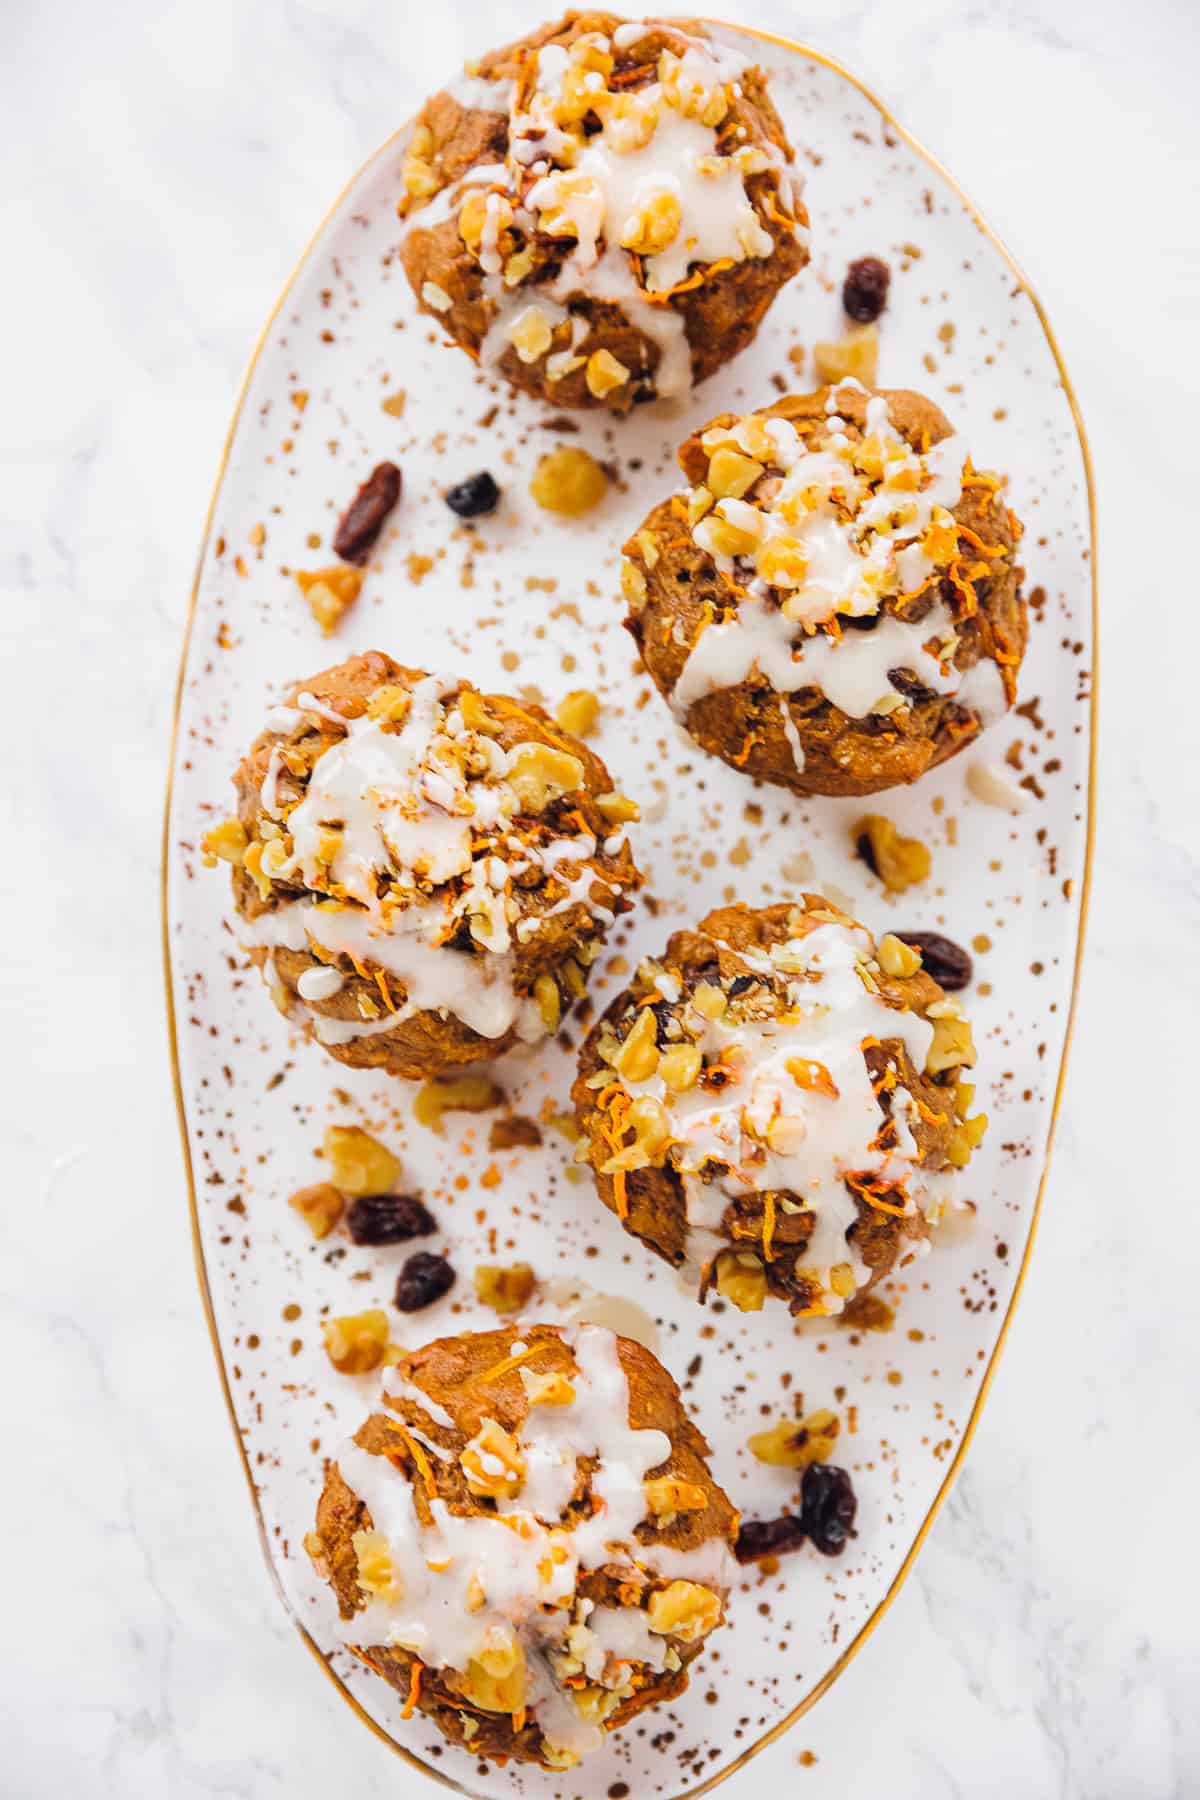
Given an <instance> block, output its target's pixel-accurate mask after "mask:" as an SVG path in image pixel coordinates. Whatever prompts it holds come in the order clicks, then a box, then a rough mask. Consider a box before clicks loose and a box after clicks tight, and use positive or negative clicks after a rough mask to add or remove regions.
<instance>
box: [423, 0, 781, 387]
mask: <svg viewBox="0 0 1200 1800" xmlns="http://www.w3.org/2000/svg"><path fill="white" fill-rule="evenodd" d="M791 162H792V151H791V147H790V145H789V144H788V142H787V139H786V137H785V136H784V133H783V127H782V126H781V124H780V122H779V119H778V116H777V115H776V112H775V109H774V107H773V106H772V104H771V101H770V99H769V98H768V96H767V91H766V76H765V75H764V73H763V71H762V70H761V69H759V68H756V67H755V66H754V65H753V64H752V63H750V62H748V61H747V59H746V58H745V57H744V56H742V55H741V54H740V53H739V52H737V51H735V50H733V49H730V48H729V47H728V46H726V45H724V44H719V43H717V42H716V41H715V40H713V39H712V38H710V37H709V36H708V34H707V32H705V31H704V29H703V27H701V26H699V25H692V24H690V23H689V24H668V23H666V22H664V21H661V20H647V21H645V22H642V23H636V24H630V23H626V22H624V21H622V20H621V19H619V18H617V17H615V16H614V15H613V14H612V13H604V12H584V13H568V14H567V15H566V17H565V18H563V19H562V20H560V21H559V23H558V24H556V25H547V26H544V27H543V28H542V29H541V30H540V31H536V32H534V33H533V34H532V35H531V36H529V37H527V38H523V39H521V40H520V41H519V42H518V43H516V44H512V45H510V46H509V47H508V48H507V49H504V50H497V51H493V52H492V53H491V54H490V55H488V56H484V57H482V58H481V59H480V60H479V61H478V62H477V63H474V64H472V65H470V68H469V73H468V74H467V75H466V76H465V77H464V78H462V79H460V80H459V81H457V82H455V83H453V84H452V85H451V86H450V87H449V88H447V89H446V90H444V91H443V92H442V93H439V94H435V95H434V96H433V98H432V99H431V100H429V101H428V102H427V103H426V105H425V106H424V107H423V108H422V110H421V112H420V113H419V115H418V117H417V120H416V123H415V125H414V128H413V132H412V136H411V138H410V139H409V142H408V149H407V154H406V156H405V160H404V168H403V174H404V186H405V195H404V198H403V200H402V201H401V204H400V211H401V213H402V215H403V216H404V218H405V219H406V221H407V229H406V233H405V237H404V241H403V246H402V250H401V255H402V259H403V263H404V268H405V271H406V273H407V275H408V278H409V281H410V282H411V283H412V287H413V292H414V293H415V294H416V296H417V300H418V303H419V304H420V307H421V309H422V311H423V312H426V313H428V314H429V315H430V317H432V318H434V319H436V320H437V322H438V323H439V324H440V325H442V326H443V327H444V328H445V330H446V331H447V332H448V333H449V335H450V337H451V338H453V340H454V341H455V342H456V343H458V344H460V345H461V346H462V347H463V348H464V349H465V350H467V351H468V352H469V353H470V355H472V356H473V357H475V358H476V359H477V360H478V362H479V363H480V365H481V366H482V367H483V368H485V369H495V370H497V371H498V372H499V373H500V374H502V375H504V376H505V377H506V378H507V379H508V380H509V381H510V382H511V383H512V384H513V385H514V386H515V387H518V388H523V389H524V390H525V391H526V392H527V393H530V394H533V395H536V396H538V397H540V398H542V399H544V400H548V401H550V402H551V403H552V404H553V405H555V406H604V407H608V408H609V409H611V410H613V411H616V412H625V411H626V410H627V409H628V408H629V407H630V406H632V405H634V404H635V403H636V402H637V401H641V400H651V399H653V398H655V396H657V395H664V396H670V395H679V394H684V393H686V392H687V391H688V390H689V388H690V387H691V385H692V383H693V382H694V381H700V380H702V379H703V378H704V377H705V376H706V375H710V374H711V373H712V371H713V370H714V369H716V368H719V367H720V366H721V364H722V363H725V362H728V361H729V359H730V357H732V356H735V355H736V354H737V353H738V351H739V350H743V349H744V348H745V347H746V345H747V344H748V343H749V342H750V341H751V339H752V338H753V337H754V335H755V332H756V331H757V330H758V327H759V324H760V323H761V321H762V318H763V315H764V314H765V312H766V310H767V308H768V306H769V305H770V304H771V301H772V300H773V299H774V297H775V294H776V293H777V292H778V290H779V288H780V287H781V286H782V285H783V283H784V282H785V281H787V280H788V279H789V278H790V277H791V276H792V275H794V274H795V273H796V271H797V270H798V269H799V268H800V267H801V266H802V265H803V264H804V263H805V262H806V261H807V259H808V252H807V248H806V245H807V224H808V216H807V214H806V213H805V210H804V207H803V204H802V203H801V200H800V192H799V182H798V180H797V178H796V177H795V176H794V175H793V173H792V171H791Z"/></svg>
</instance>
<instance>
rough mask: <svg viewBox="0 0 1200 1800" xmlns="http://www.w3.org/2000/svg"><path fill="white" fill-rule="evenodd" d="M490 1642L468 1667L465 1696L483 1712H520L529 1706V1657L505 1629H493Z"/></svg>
mask: <svg viewBox="0 0 1200 1800" xmlns="http://www.w3.org/2000/svg"><path fill="white" fill-rule="evenodd" d="M488 1638H489V1639H490V1640H491V1641H490V1642H488V1643H487V1644H486V1645H485V1647H484V1649H482V1650H481V1651H480V1652H479V1654H478V1655H477V1656H473V1657H471V1658H470V1660H469V1661H468V1663H467V1667H466V1671H465V1673H464V1676H463V1692H464V1693H465V1694H466V1696H467V1698H468V1700H470V1701H472V1702H473V1704H474V1705H475V1706H478V1707H479V1708H480V1709H481V1710H482V1711H483V1712H495V1713H515V1712H518V1711H519V1710H520V1708H521V1707H523V1706H524V1704H525V1653H524V1651H523V1650H522V1649H521V1646H520V1644H519V1643H518V1642H517V1640H516V1638H515V1637H513V1636H512V1635H511V1633H506V1632H505V1631H504V1630H503V1627H501V1626H493V1627H492V1629H491V1631H490V1632H489V1633H488Z"/></svg>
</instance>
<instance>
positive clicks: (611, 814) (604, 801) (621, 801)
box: [596, 793, 642, 825]
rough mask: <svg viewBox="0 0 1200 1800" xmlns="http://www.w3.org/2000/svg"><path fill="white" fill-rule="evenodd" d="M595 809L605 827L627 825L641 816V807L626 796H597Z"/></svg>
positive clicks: (613, 794) (614, 794)
mask: <svg viewBox="0 0 1200 1800" xmlns="http://www.w3.org/2000/svg"><path fill="white" fill-rule="evenodd" d="M596 807H597V810H598V811H599V814H600V817H601V818H602V819H603V820H604V822H605V824H606V825H628V824H630V823H631V822H632V821H633V820H635V819H640V818H641V816H642V809H641V807H640V806H639V805H638V803H637V801H636V800H631V799H630V798H629V795H628V794H616V793H612V794H597V795H596Z"/></svg>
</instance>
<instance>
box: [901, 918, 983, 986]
mask: <svg viewBox="0 0 1200 1800" xmlns="http://www.w3.org/2000/svg"><path fill="white" fill-rule="evenodd" d="M892 936H893V937H898V938H899V939H900V942H901V943H902V944H911V945H912V947H913V949H914V950H919V951H920V952H921V965H922V967H923V968H924V970H925V973H926V974H927V975H932V976H933V979H934V980H935V981H936V982H937V984H938V986H939V987H943V988H945V990H946V992H947V993H948V994H956V993H957V992H958V990H959V989H960V988H965V987H966V986H967V983H968V982H969V981H970V979H971V976H972V975H973V974H974V973H975V965H974V963H973V962H972V961H971V958H970V956H969V955H968V953H967V952H966V951H965V950H964V949H962V948H961V946H960V945H958V944H956V943H955V942H954V941H953V939H952V938H948V937H943V936H942V934H941V932H940V931H894V932H893V933H892Z"/></svg>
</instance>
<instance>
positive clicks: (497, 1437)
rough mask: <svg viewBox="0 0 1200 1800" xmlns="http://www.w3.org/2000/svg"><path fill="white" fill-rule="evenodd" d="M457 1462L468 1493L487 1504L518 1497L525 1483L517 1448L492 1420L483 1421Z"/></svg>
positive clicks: (512, 1439)
mask: <svg viewBox="0 0 1200 1800" xmlns="http://www.w3.org/2000/svg"><path fill="white" fill-rule="evenodd" d="M458 1460H459V1464H460V1465H461V1467H462V1472H463V1474H464V1475H465V1476H466V1480H467V1487H468V1488H469V1489H470V1491H471V1493H473V1494H475V1495H478V1496H480V1497H482V1498H484V1499H490V1500H500V1499H504V1500H511V1499H512V1498H513V1496H514V1495H515V1494H519V1493H520V1491H521V1484H522V1483H523V1482H524V1480H525V1460H524V1458H523V1457H522V1455H521V1449H520V1445H519V1444H518V1443H517V1440H516V1439H515V1438H514V1437H512V1436H510V1434H509V1433H508V1432H507V1431H505V1429H504V1427H503V1425H500V1424H498V1423H497V1422H496V1420H495V1419H492V1418H487V1419H484V1421H483V1423H482V1424H481V1425H480V1427H479V1430H478V1431H477V1432H476V1433H475V1436H474V1437H473V1438H472V1439H471V1441H470V1443H469V1444H467V1446H466V1448H465V1449H464V1450H463V1452H462V1454H461V1455H460V1456H459V1459H458Z"/></svg>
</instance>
